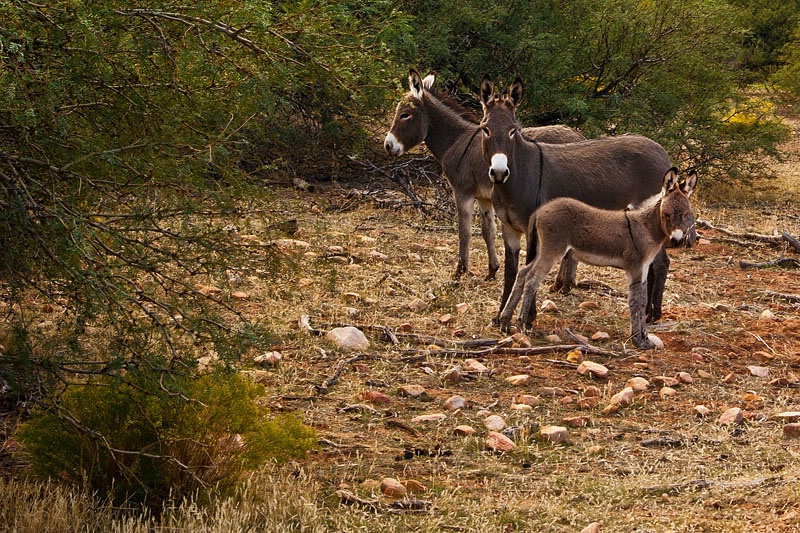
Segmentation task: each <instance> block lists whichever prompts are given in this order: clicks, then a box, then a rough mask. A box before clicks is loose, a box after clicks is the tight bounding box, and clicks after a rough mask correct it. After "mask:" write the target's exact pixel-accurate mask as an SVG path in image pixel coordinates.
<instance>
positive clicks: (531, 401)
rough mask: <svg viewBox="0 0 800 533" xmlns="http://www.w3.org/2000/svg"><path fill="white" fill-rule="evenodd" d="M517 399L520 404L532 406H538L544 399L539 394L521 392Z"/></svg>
mask: <svg viewBox="0 0 800 533" xmlns="http://www.w3.org/2000/svg"><path fill="white" fill-rule="evenodd" d="M516 401H517V403H518V404H524V405H530V406H531V407H536V406H538V405H539V404H540V403H542V400H540V399H539V397H538V396H533V395H531V394H521V395H520V396H517V398H516Z"/></svg>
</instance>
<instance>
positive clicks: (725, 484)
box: [642, 477, 790, 494]
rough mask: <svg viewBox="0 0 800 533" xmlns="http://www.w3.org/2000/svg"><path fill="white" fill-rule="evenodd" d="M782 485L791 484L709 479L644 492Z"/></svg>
mask: <svg viewBox="0 0 800 533" xmlns="http://www.w3.org/2000/svg"><path fill="white" fill-rule="evenodd" d="M781 483H790V481H789V480H785V479H783V478H780V477H766V478H758V479H751V480H748V481H709V480H707V479H694V480H692V481H684V482H683V483H672V484H669V485H655V486H652V487H644V488H642V492H645V493H648V494H678V493H679V492H682V491H684V490H686V489H694V490H700V489H710V488H713V487H719V488H725V489H731V488H732V489H735V488H752V487H759V486H761V485H767V486H772V485H778V484H781Z"/></svg>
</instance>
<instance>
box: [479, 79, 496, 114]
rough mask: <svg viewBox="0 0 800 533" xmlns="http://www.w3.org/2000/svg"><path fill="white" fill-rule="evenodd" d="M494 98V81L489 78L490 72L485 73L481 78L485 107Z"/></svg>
mask: <svg viewBox="0 0 800 533" xmlns="http://www.w3.org/2000/svg"><path fill="white" fill-rule="evenodd" d="M493 98H494V83H492V80H491V79H490V78H489V75H488V74H484V75H483V78H481V104H483V107H486V106H487V105H489V103H490V102H491V101H492V99H493Z"/></svg>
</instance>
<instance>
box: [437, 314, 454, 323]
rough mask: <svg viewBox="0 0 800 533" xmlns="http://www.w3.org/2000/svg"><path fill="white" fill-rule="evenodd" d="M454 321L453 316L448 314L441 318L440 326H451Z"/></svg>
mask: <svg viewBox="0 0 800 533" xmlns="http://www.w3.org/2000/svg"><path fill="white" fill-rule="evenodd" d="M452 321H453V315H451V314H450V313H447V314H445V315H442V316H440V317H439V323H440V324H449V323H450V322H452Z"/></svg>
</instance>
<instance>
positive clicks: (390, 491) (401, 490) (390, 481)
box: [381, 477, 408, 498]
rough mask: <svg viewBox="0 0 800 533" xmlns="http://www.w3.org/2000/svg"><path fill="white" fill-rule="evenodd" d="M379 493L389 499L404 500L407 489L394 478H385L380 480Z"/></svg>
mask: <svg viewBox="0 0 800 533" xmlns="http://www.w3.org/2000/svg"><path fill="white" fill-rule="evenodd" d="M381 492H382V493H383V494H384V496H388V497H390V498H404V497H405V495H406V494H407V493H408V489H406V488H405V487H404V486H403V484H402V483H400V482H399V481H398V480H396V479H395V478H393V477H386V478H383V479H382V480H381Z"/></svg>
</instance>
